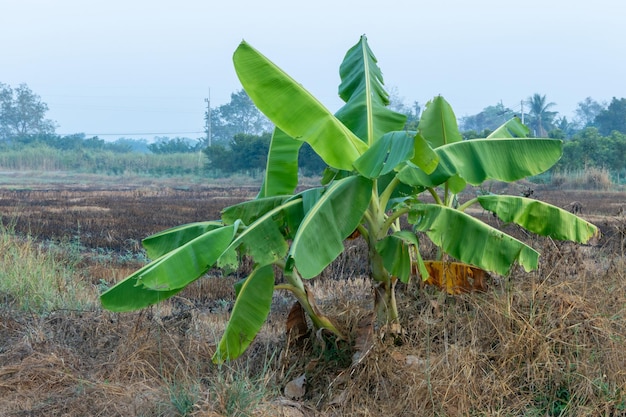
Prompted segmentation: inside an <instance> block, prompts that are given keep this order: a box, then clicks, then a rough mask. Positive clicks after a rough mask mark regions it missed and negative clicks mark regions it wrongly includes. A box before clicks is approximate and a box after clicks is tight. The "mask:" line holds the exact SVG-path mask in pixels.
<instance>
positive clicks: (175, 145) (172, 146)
mask: <svg viewBox="0 0 626 417" xmlns="http://www.w3.org/2000/svg"><path fill="white" fill-rule="evenodd" d="M200 147H201V143H200V142H198V141H197V140H194V139H189V138H180V137H175V138H173V139H170V138H168V137H157V141H156V142H154V143H151V144H149V145H148V149H149V150H150V151H151V152H152V153H156V154H165V153H191V152H197V151H199V150H200Z"/></svg>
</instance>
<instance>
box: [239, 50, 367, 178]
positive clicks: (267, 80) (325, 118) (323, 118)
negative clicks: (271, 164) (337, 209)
mask: <svg viewBox="0 0 626 417" xmlns="http://www.w3.org/2000/svg"><path fill="white" fill-rule="evenodd" d="M233 61H234V64H235V70H236V72H237V75H238V77H239V80H240V81H241V84H242V85H243V87H244V89H245V90H246V92H247V93H248V95H249V96H250V98H251V99H252V101H253V102H254V104H256V106H257V107H258V108H259V110H261V111H262V112H263V113H264V114H265V115H266V116H267V117H268V118H269V119H270V120H271V121H272V122H273V123H274V124H275V125H276V126H277V127H278V128H279V129H280V130H282V131H283V132H285V133H286V134H287V135H289V136H291V137H292V138H294V139H297V140H302V141H305V142H307V143H309V144H310V145H311V147H312V148H313V149H314V150H315V152H316V153H317V154H318V155H319V156H320V157H321V158H322V159H323V160H324V162H326V163H327V164H328V165H330V166H332V167H334V168H338V169H345V170H352V164H353V163H354V161H355V160H356V159H357V158H358V157H359V156H361V154H362V153H363V152H365V150H366V149H367V148H368V146H367V144H365V143H364V142H363V141H362V140H361V139H359V138H358V137H357V136H356V135H355V134H354V133H352V131H350V129H348V128H347V127H346V126H345V125H344V124H343V123H341V122H340V121H339V120H338V119H337V118H336V117H335V116H334V115H333V114H332V113H331V112H330V111H329V110H328V109H326V108H325V107H324V106H323V105H322V103H320V102H319V101H318V100H317V99H316V98H315V97H313V95H311V93H309V92H308V91H307V90H305V89H304V88H303V87H302V86H301V85H300V84H299V83H297V82H296V81H295V80H294V79H292V78H291V77H290V76H289V75H287V74H286V73H285V72H284V71H283V70H281V69H280V68H278V67H277V66H276V65H275V64H274V63H273V62H271V61H270V60H269V59H267V58H266V57H265V56H263V55H262V54H261V53H260V52H258V51H257V50H256V49H254V48H253V47H251V46H250V45H249V44H248V43H246V42H245V41H244V42H242V43H241V44H240V45H239V47H238V48H237V50H236V51H235V54H234V56H233Z"/></svg>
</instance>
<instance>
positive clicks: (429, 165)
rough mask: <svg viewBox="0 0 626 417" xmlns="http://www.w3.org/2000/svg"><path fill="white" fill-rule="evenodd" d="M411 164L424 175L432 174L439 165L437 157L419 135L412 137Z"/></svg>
mask: <svg viewBox="0 0 626 417" xmlns="http://www.w3.org/2000/svg"><path fill="white" fill-rule="evenodd" d="M411 162H412V163H413V164H415V165H416V166H417V167H418V168H419V169H421V170H422V171H424V173H426V174H432V173H433V172H434V171H435V169H436V168H437V165H439V155H437V152H435V151H434V150H433V148H431V147H430V145H429V144H428V141H427V140H426V139H424V137H423V136H422V135H420V134H419V133H416V134H415V136H414V142H413V158H411Z"/></svg>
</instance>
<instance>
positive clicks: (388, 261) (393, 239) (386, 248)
mask: <svg viewBox="0 0 626 417" xmlns="http://www.w3.org/2000/svg"><path fill="white" fill-rule="evenodd" d="M418 246H419V242H418V240H417V236H415V234H413V233H411V232H409V231H407V230H403V231H400V232H396V233H394V234H392V235H389V236H385V237H384V238H383V239H381V240H380V241H378V242H376V251H377V252H378V253H379V254H380V256H381V257H382V258H383V265H384V266H385V269H386V270H387V271H388V272H389V273H390V274H391V275H392V276H394V277H397V278H398V279H399V280H400V281H402V282H404V283H407V282H409V278H410V277H411V264H412V258H411V252H412V251H411V248H417V247H418ZM415 252H416V251H413V253H415Z"/></svg>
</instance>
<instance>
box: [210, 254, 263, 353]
mask: <svg viewBox="0 0 626 417" xmlns="http://www.w3.org/2000/svg"><path fill="white" fill-rule="evenodd" d="M273 293H274V271H273V269H272V266H271V265H266V266H262V267H260V268H258V269H255V270H254V271H252V273H251V274H250V276H248V278H247V279H246V280H245V281H244V282H243V284H242V285H241V286H240V287H239V292H238V294H237V299H236V300H235V305H234V307H233V311H232V313H231V315H230V320H228V325H227V326H226V330H225V332H224V335H223V336H222V339H221V340H220V343H219V345H218V346H217V350H216V351H215V354H214V355H213V362H216V363H222V362H224V361H226V360H229V359H236V358H237V357H239V356H240V355H241V354H242V353H243V352H244V351H245V350H246V348H247V347H248V346H249V345H250V343H251V342H252V341H253V340H254V337H255V336H256V335H257V333H258V332H259V330H260V329H261V326H263V323H264V322H265V320H266V319H267V315H268V314H269V312H270V307H271V304H272V294H273Z"/></svg>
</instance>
